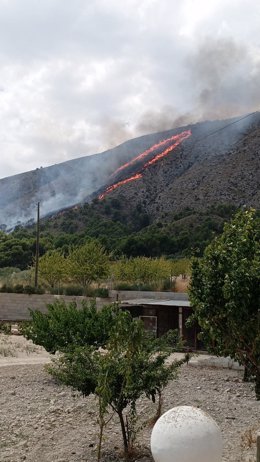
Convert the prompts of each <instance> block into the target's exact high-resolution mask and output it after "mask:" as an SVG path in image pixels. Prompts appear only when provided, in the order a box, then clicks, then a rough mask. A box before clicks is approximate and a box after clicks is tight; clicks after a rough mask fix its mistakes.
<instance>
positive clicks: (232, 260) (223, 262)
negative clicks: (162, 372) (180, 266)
mask: <svg viewBox="0 0 260 462" xmlns="http://www.w3.org/2000/svg"><path fill="white" fill-rule="evenodd" d="M190 298H191V303H192V306H193V308H194V310H195V315H194V317H195V318H196V319H197V320H198V322H199V324H200V325H201V328H202V338H203V340H204V341H205V343H206V345H207V346H208V348H209V349H210V350H211V351H212V352H214V353H216V354H218V355H225V356H227V355H229V356H231V357H232V358H234V359H236V360H238V361H239V362H240V363H241V364H243V365H245V366H246V367H250V370H251V373H252V374H253V376H254V377H255V384H256V386H255V390H256V397H257V399H260V222H259V219H258V218H257V217H256V215H255V212H254V211H253V210H249V211H245V212H243V211H239V212H238V213H237V214H236V215H235V217H234V219H233V220H232V221H231V223H228V224H226V225H225V227H224V231H223V234H222V235H221V236H220V237H218V238H216V239H215V240H214V241H213V242H212V243H211V244H210V245H209V246H208V247H207V249H206V251H205V253H204V256H203V258H202V259H201V260H198V259H196V260H194V261H193V263H192V279H191V284H190Z"/></svg>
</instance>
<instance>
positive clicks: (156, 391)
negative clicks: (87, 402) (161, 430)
mask: <svg viewBox="0 0 260 462" xmlns="http://www.w3.org/2000/svg"><path fill="white" fill-rule="evenodd" d="M112 313H113V314H114V315H115V316H114V322H113V324H112V326H111V329H110V333H109V337H108V339H107V342H106V350H100V349H99V350H97V349H96V347H94V346H91V345H87V346H82V347H77V348H75V347H74V346H73V348H72V349H70V348H68V349H67V351H66V352H65V353H64V354H63V355H62V357H61V358H59V359H58V360H57V361H55V362H54V364H53V365H52V366H50V368H49V371H50V372H51V373H52V374H53V375H54V376H55V377H56V378H58V379H59V380H60V381H61V382H62V383H65V384H66V385H70V386H72V387H73V388H76V389H77V390H79V391H81V392H82V393H83V395H85V396H87V395H89V394H90V393H94V394H95V395H96V396H97V398H98V403H99V424H100V445H99V457H100V447H101V440H102V435H103V429H104V426H105V422H106V415H107V413H108V411H109V408H111V409H112V410H113V411H114V412H115V413H116V414H117V415H118V418H119V421H120V425H121V431H122V437H123V443H124V451H125V455H126V458H127V457H128V455H129V452H130V451H131V450H132V446H133V443H134V439H135V436H136V426H135V424H136V421H137V407H136V406H137V400H138V398H140V397H141V396H142V395H145V396H146V397H147V398H149V399H152V401H153V402H154V401H155V398H156V396H160V395H161V392H162V389H163V388H164V387H165V385H166V384H167V383H168V381H169V380H170V379H171V378H173V377H175V376H176V371H177V368H178V367H179V366H180V364H181V363H182V362H174V363H171V364H169V365H166V364H165V361H166V358H167V357H168V356H169V354H170V352H171V351H172V349H169V345H168V344H167V347H166V343H167V342H165V339H164V341H163V340H161V341H159V340H158V339H156V340H153V339H152V338H150V337H148V336H147V335H146V333H145V330H144V327H143V324H142V323H141V321H138V320H133V319H132V317H131V315H130V313H128V312H122V311H118V312H117V313H115V312H113V311H112Z"/></svg>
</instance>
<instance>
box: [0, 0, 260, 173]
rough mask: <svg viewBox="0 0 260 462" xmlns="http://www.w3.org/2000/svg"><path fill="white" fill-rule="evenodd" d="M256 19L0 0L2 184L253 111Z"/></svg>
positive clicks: (158, 2) (245, 9)
mask: <svg viewBox="0 0 260 462" xmlns="http://www.w3.org/2000/svg"><path fill="white" fill-rule="evenodd" d="M259 17H260V4H259V2H258V1H257V0H248V1H247V2H245V1H244V0H211V1H210V2H209V1H205V0H182V1H181V2H180V1H177V0H174V1H171V2H170V1H169V0H125V1H124V2H120V1H119V0H109V1H107V0H91V1H89V2H86V1H85V0H74V1H73V2H70V1H69V0H44V2H38V1H37V0H23V1H21V0H12V1H7V0H0V43H1V47H0V70H1V72H0V76H1V77H0V148H1V159H2V162H1V167H2V168H1V177H3V176H7V175H11V174H14V173H18V172H22V171H26V170H30V169H34V168H36V167H39V166H46V165H50V164H53V163H57V162H62V161H64V160H67V159H70V158H73V157H79V156H81V155H86V154H92V153H95V152H100V151H102V150H104V149H107V148H109V147H111V146H113V145H116V144H118V143H120V142H122V141H124V140H125V139H127V138H130V137H133V136H135V135H136V136H137V135H140V134H143V133H145V132H146V133H147V132H149V131H156V130H160V129H163V128H170V127H171V126H173V124H174V123H182V122H183V123H185V121H187V122H188V121H196V120H199V119H203V118H207V117H211V118H214V117H222V116H226V115H233V114H240V113H243V112H248V111H251V110H255V109H257V108H258V107H259V103H260V92H259V90H258V82H259V77H260V30H259ZM176 120H177V121H176Z"/></svg>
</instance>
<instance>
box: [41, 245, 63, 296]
mask: <svg viewBox="0 0 260 462" xmlns="http://www.w3.org/2000/svg"><path fill="white" fill-rule="evenodd" d="M39 275H40V277H41V279H43V280H44V281H46V282H47V283H48V284H49V286H50V287H52V288H53V287H55V286H57V285H59V284H60V283H61V281H64V279H65V276H66V275H67V265H66V259H65V258H64V255H63V254H62V253H61V251H59V250H52V251H49V252H47V253H46V254H45V255H43V256H42V257H41V258H40V259H39Z"/></svg>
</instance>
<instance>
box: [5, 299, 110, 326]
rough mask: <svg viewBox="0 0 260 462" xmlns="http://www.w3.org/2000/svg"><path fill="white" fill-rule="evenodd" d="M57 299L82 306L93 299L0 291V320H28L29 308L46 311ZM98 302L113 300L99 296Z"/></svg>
mask: <svg viewBox="0 0 260 462" xmlns="http://www.w3.org/2000/svg"><path fill="white" fill-rule="evenodd" d="M55 300H64V301H65V302H66V303H69V302H76V303H77V305H78V306H81V303H82V301H83V300H91V299H87V298H86V297H79V296H68V295H50V294H43V295H37V294H32V295H27V294H12V293H0V321H10V322H16V321H27V320H29V319H30V313H29V308H31V309H32V310H40V311H41V312H43V313H45V312H46V311H47V304H50V303H53V302H54V301H55ZM96 302H97V307H98V308H101V307H102V306H103V305H106V304H109V303H111V300H110V299H106V298H100V299H99V298H97V299H96Z"/></svg>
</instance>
